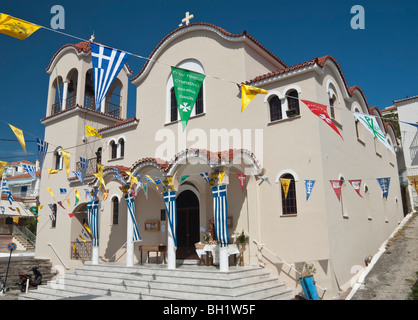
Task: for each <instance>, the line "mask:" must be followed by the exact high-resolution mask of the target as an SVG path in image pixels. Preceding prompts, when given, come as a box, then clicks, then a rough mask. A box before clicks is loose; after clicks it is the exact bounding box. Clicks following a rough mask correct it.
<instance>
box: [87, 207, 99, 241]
mask: <svg viewBox="0 0 418 320" xmlns="http://www.w3.org/2000/svg"><path fill="white" fill-rule="evenodd" d="M87 224H88V225H89V227H90V230H91V236H92V237H93V247H98V246H99V201H98V200H97V201H91V202H89V203H88V204H87Z"/></svg>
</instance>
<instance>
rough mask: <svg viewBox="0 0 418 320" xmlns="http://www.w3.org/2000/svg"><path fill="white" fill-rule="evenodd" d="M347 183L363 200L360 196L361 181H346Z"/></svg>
mask: <svg viewBox="0 0 418 320" xmlns="http://www.w3.org/2000/svg"><path fill="white" fill-rule="evenodd" d="M348 181H349V182H350V183H351V185H352V186H353V188H354V190H356V191H357V193H358V195H359V196H360V197H362V198H363V196H362V195H361V194H360V186H361V180H360V179H358V180H348Z"/></svg>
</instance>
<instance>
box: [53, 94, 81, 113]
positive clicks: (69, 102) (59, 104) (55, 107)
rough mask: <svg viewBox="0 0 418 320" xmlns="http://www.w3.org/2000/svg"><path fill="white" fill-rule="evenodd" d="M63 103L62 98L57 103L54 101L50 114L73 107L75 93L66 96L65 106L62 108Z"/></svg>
mask: <svg viewBox="0 0 418 320" xmlns="http://www.w3.org/2000/svg"><path fill="white" fill-rule="evenodd" d="M63 104H64V100H60V101H58V102H57V103H54V104H53V105H52V110H51V114H56V113H58V112H60V111H61V110H63V109H68V108H71V107H74V106H75V104H76V95H72V96H70V97H68V98H67V100H66V102H65V108H62V106H63Z"/></svg>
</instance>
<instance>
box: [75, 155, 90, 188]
mask: <svg viewBox="0 0 418 320" xmlns="http://www.w3.org/2000/svg"><path fill="white" fill-rule="evenodd" d="M88 162H89V160H88V159H85V158H82V157H80V172H81V179H79V180H80V181H81V183H82V184H84V178H85V177H86V172H87V165H88ZM77 177H78V176H77Z"/></svg>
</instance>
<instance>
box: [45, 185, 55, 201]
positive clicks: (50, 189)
mask: <svg viewBox="0 0 418 320" xmlns="http://www.w3.org/2000/svg"><path fill="white" fill-rule="evenodd" d="M46 189H47V190H48V191H49V193H50V194H51V196H52V198H54V200H55V197H54V193H53V192H52V188H49V187H46Z"/></svg>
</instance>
